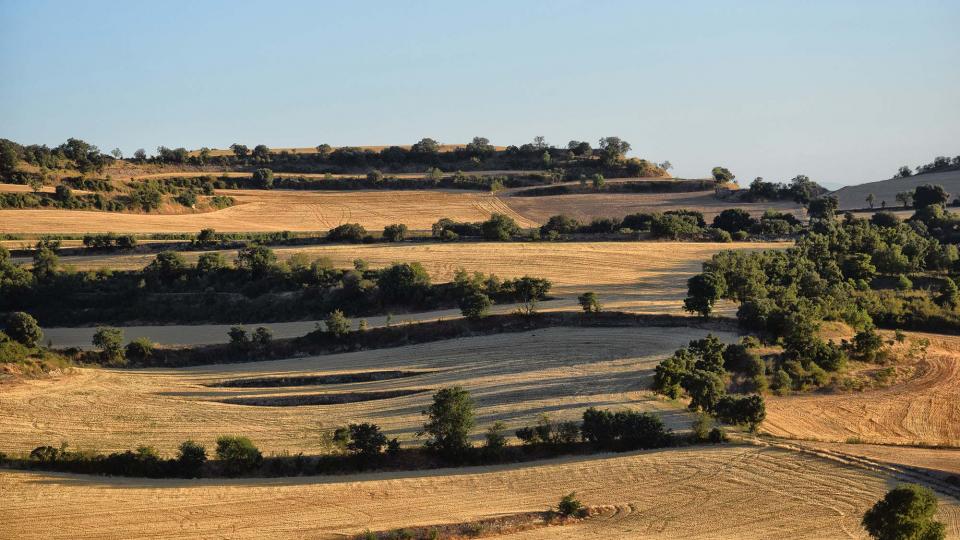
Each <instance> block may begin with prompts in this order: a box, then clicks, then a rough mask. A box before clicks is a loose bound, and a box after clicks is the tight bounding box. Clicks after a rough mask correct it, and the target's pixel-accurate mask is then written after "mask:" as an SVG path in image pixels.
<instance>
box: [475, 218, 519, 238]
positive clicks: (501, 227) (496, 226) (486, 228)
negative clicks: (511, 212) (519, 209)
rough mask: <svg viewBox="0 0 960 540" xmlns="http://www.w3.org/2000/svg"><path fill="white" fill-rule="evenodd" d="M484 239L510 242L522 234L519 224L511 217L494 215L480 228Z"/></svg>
mask: <svg viewBox="0 0 960 540" xmlns="http://www.w3.org/2000/svg"><path fill="white" fill-rule="evenodd" d="M480 228H481V231H482V234H483V238H484V239H486V240H509V239H510V238H511V237H512V236H513V235H515V234H517V233H518V232H520V227H519V226H517V222H516V221H514V220H513V218H511V217H510V216H507V215H504V214H498V213H494V214H492V215H491V216H490V219H488V220H487V221H484V222H483V224H482V225H481V226H480Z"/></svg>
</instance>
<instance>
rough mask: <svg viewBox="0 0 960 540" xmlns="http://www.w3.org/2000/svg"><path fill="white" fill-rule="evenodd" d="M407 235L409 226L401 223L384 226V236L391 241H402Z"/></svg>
mask: <svg viewBox="0 0 960 540" xmlns="http://www.w3.org/2000/svg"><path fill="white" fill-rule="evenodd" d="M406 236H407V226H406V225H404V224H402V223H399V224H396V225H387V226H386V227H384V228H383V237H384V238H386V239H387V240H389V241H391V242H400V241H402V240H403V239H404V238H405V237H406Z"/></svg>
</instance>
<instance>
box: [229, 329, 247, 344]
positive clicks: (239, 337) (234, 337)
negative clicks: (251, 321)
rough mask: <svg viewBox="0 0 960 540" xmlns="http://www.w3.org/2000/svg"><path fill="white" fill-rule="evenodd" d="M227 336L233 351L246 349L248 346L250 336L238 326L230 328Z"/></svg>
mask: <svg viewBox="0 0 960 540" xmlns="http://www.w3.org/2000/svg"><path fill="white" fill-rule="evenodd" d="M227 335H228V336H229V337H230V346H231V347H233V348H235V349H246V348H247V346H248V345H250V336H248V335H247V331H246V329H244V328H242V327H240V326H231V327H230V331H228V332H227Z"/></svg>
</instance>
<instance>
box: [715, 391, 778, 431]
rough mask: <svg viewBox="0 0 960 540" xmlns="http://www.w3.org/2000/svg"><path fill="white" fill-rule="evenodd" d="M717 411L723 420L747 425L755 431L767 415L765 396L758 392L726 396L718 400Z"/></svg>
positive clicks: (718, 416)
mask: <svg viewBox="0 0 960 540" xmlns="http://www.w3.org/2000/svg"><path fill="white" fill-rule="evenodd" d="M715 411H716V414H717V418H719V419H720V420H721V421H722V422H726V423H728V424H735V425H747V426H749V427H750V430H751V431H755V430H756V429H757V426H759V425H760V423H761V422H763V419H764V418H766V416H767V409H766V405H765V404H764V401H763V397H762V396H759V395H756V394H753V395H749V396H724V397H722V398H720V400H719V401H718V402H717V404H716V408H715Z"/></svg>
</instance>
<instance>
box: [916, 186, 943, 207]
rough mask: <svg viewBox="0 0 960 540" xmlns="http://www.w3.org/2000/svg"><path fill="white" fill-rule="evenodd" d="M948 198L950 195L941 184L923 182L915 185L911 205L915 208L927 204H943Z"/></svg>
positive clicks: (926, 205)
mask: <svg viewBox="0 0 960 540" xmlns="http://www.w3.org/2000/svg"><path fill="white" fill-rule="evenodd" d="M948 200H950V195H949V194H948V193H947V192H946V191H944V189H943V186H939V185H937V186H934V185H930V184H924V185H922V186H917V187H916V189H914V191H913V207H914V208H916V209H917V210H920V209H921V208H926V207H928V206H934V205H936V206H943V205H945V204H946V203H947V201H948Z"/></svg>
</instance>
